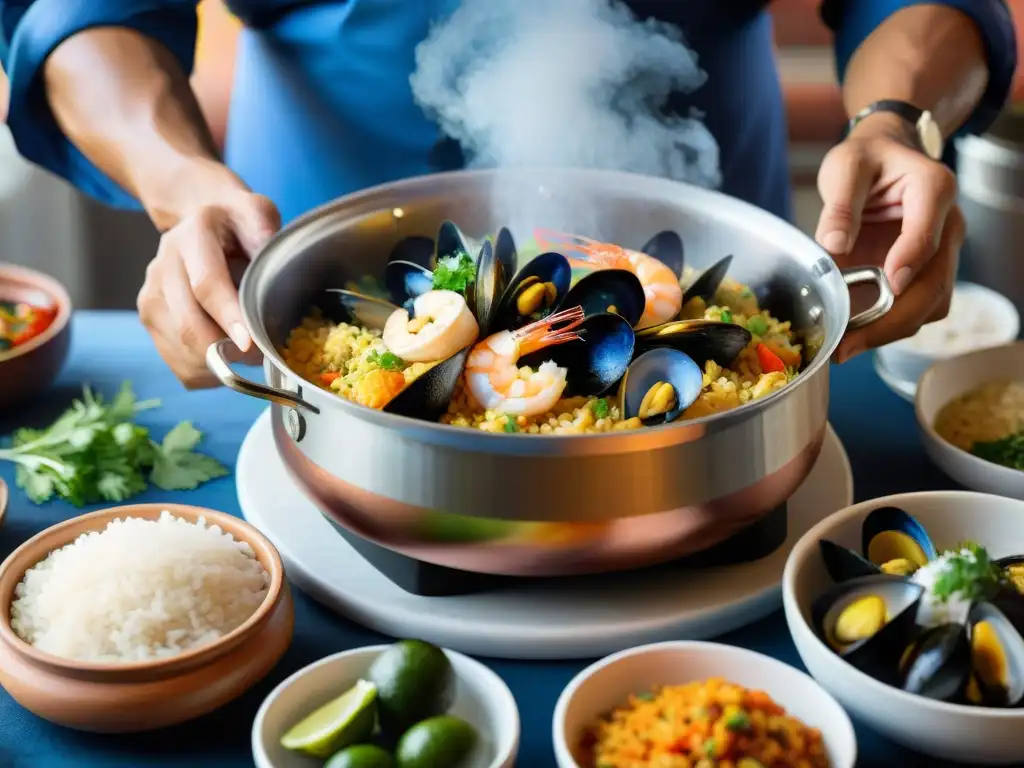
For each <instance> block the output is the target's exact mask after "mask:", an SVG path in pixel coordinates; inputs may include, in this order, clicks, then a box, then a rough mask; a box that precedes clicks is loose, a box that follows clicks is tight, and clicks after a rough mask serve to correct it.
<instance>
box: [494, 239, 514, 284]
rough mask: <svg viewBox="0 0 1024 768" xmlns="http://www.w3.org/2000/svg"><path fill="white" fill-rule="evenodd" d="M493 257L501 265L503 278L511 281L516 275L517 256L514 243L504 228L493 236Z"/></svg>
mask: <svg viewBox="0 0 1024 768" xmlns="http://www.w3.org/2000/svg"><path fill="white" fill-rule="evenodd" d="M494 255H495V256H496V257H497V259H498V262H499V263H500V264H501V269H502V272H503V273H504V275H505V278H506V279H511V278H512V275H514V274H515V273H516V269H517V265H518V263H519V254H518V253H517V252H516V241H515V240H514V239H513V238H512V233H511V232H509V231H508V228H506V227H502V228H501V229H499V230H498V234H497V235H495V236H494Z"/></svg>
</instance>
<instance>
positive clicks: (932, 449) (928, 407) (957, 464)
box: [914, 342, 1024, 524]
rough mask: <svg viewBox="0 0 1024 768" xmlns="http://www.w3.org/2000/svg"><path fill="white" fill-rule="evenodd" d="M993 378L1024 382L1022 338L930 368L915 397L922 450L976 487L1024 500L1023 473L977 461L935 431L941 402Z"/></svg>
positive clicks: (956, 475) (951, 475)
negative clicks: (1014, 342)
mask: <svg viewBox="0 0 1024 768" xmlns="http://www.w3.org/2000/svg"><path fill="white" fill-rule="evenodd" d="M994 379H1018V380H1021V381H1024V342H1017V343H1016V344H1006V345H1004V346H1002V347H993V348H991V349H982V350H979V351H977V352H971V353H969V354H966V355H961V356H960V357H954V358H951V359H949V360H944V361H942V362H941V363H936V364H935V365H933V366H932V367H931V368H929V369H928V370H927V371H926V372H925V374H924V376H922V377H921V381H920V383H919V384H918V387H917V396H916V398H915V400H914V410H915V412H916V414H917V424H918V427H919V428H920V431H921V440H922V441H923V442H924V449H925V452H927V454H928V456H929V458H931V460H932V461H934V462H935V463H936V464H937V465H938V467H939V469H941V470H942V471H943V472H945V473H946V474H947V475H949V476H950V477H951V478H953V479H954V480H956V481H957V482H959V483H960V484H962V485H964V486H966V487H968V488H973V489H974V490H976V491H983V492H985V493H995V494H999V495H1000V496H1010V497H1011V498H1014V499H1024V472H1021V471H1019V470H1016V469H1010V468H1009V467H1003V466H1000V465H999V464H993V463H992V462H989V461H985V460H984V459H979V458H978V457H977V456H974V455H972V454H970V453H967V451H962V450H960V449H959V448H957V447H956V446H954V445H952V444H950V443H947V442H946V441H945V440H943V439H942V438H941V437H939V435H938V433H937V432H936V431H935V426H934V425H935V417H936V416H937V415H938V413H939V411H940V410H942V407H943V406H944V405H946V404H947V403H948V402H949V401H950V400H952V399H953V398H955V397H958V396H960V395H962V394H964V393H965V392H968V391H969V390H972V389H974V388H975V387H979V386H981V385H982V384H984V383H986V382H988V381H992V380H994ZM1022 524H1024V523H1022Z"/></svg>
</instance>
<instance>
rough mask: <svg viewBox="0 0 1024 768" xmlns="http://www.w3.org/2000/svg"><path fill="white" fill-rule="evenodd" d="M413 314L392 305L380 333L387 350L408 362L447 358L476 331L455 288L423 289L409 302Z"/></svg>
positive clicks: (474, 321)
mask: <svg viewBox="0 0 1024 768" xmlns="http://www.w3.org/2000/svg"><path fill="white" fill-rule="evenodd" d="M412 308H413V313H414V315H415V316H414V317H412V318H410V317H409V313H408V312H407V311H406V310H404V309H396V310H395V311H394V312H392V313H391V315H390V317H388V319H387V322H386V323H385V324H384V333H383V334H382V337H383V340H384V344H385V346H387V348H388V351H389V352H391V353H392V354H393V355H397V356H398V357H400V358H402V359H403V360H405V361H406V362H410V363H432V362H436V361H438V360H447V359H448V358H449V357H451V356H452V355H454V354H455V353H456V352H458V351H459V350H461V349H465V348H466V347H468V346H469V345H470V344H472V343H473V342H474V341H476V337H477V335H479V333H480V326H478V325H477V323H476V318H475V317H473V313H472V312H471V311H470V310H469V307H468V306H466V300H465V299H464V298H463V297H462V295H461V294H458V293H456V292H455V291H427V292H426V293H421V294H420V295H419V296H417V297H416V298H415V299H414V300H413V303H412Z"/></svg>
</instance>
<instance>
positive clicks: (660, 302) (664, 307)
mask: <svg viewBox="0 0 1024 768" xmlns="http://www.w3.org/2000/svg"><path fill="white" fill-rule="evenodd" d="M534 239H535V240H536V242H537V244H538V245H539V246H540V248H541V249H543V250H557V251H558V252H559V253H561V254H562V255H564V256H565V257H566V258H567V259H568V260H569V264H571V265H572V266H574V267H584V268H587V269H592V270H599V269H625V270H628V271H629V272H632V273H633V274H634V275H636V276H637V279H638V280H639V281H640V285H642V286H643V289H644V298H645V299H646V301H645V303H644V313H643V315H642V316H641V317H640V322H639V323H637V325H636V327H637V328H638V329H640V328H649V327H650V326H652V325H660V324H661V323H667V322H668V321H669V320H674V319H675V318H676V317H677V316H678V315H679V311H680V310H681V309H682V308H683V287H682V286H681V285H680V284H679V277H678V276H677V275H676V274H675V273H674V272H673V271H672V270H671V269H670V268H669V267H667V266H666V265H665V264H663V263H662V262H660V261H658V259H656V258H654V257H653V256H649V255H648V254H646V253H642V252H641V251H633V250H630V249H628V248H622V247H620V246H618V245H612V244H610V243H600V242H598V241H597V240H591V239H590V238H589V237H581V236H579V235H563V234H561V233H559V232H552V231H550V230H546V229H538V230H536V231H535V232H534Z"/></svg>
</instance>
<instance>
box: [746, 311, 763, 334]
mask: <svg viewBox="0 0 1024 768" xmlns="http://www.w3.org/2000/svg"><path fill="white" fill-rule="evenodd" d="M747 330H748V331H750V332H751V333H752V334H754V335H755V336H764V335H765V334H766V333H768V322H767V321H766V320H765V319H764V318H763V317H761V316H760V315H754V316H753V317H752V318H750V319H749V320H747Z"/></svg>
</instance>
